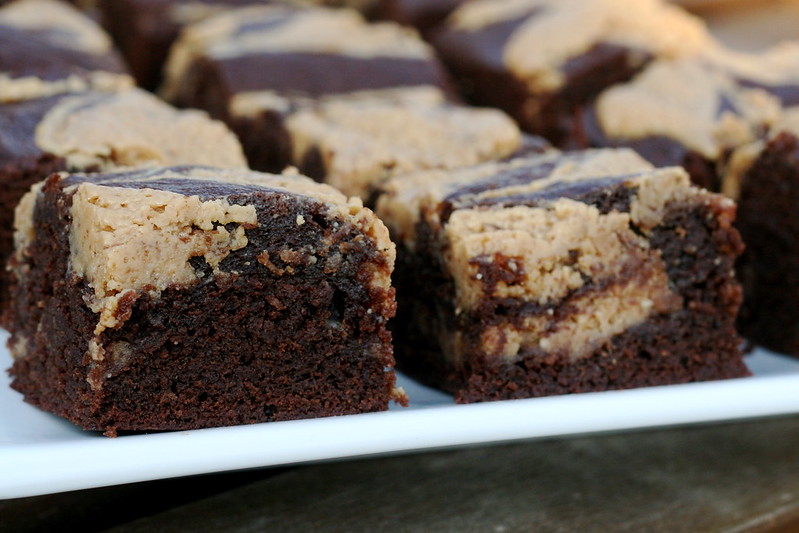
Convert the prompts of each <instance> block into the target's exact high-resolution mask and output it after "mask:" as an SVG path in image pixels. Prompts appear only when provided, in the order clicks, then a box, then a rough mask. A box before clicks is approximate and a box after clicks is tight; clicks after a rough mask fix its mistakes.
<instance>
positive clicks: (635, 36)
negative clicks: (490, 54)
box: [447, 0, 712, 91]
mask: <svg viewBox="0 0 799 533" xmlns="http://www.w3.org/2000/svg"><path fill="white" fill-rule="evenodd" d="M512 21H518V22H519V24H518V25H517V27H516V28H515V29H514V30H513V32H512V33H511V34H510V36H509V38H508V39H507V41H506V42H505V43H504V45H503V46H502V50H501V52H502V60H503V62H504V64H505V66H506V67H507V68H508V70H510V71H511V72H512V73H514V74H515V75H516V76H517V77H519V79H522V80H525V81H526V82H527V83H528V84H529V86H530V87H531V89H533V90H535V91H554V90H557V89H558V88H559V87H560V86H561V85H562V84H563V82H564V75H563V72H562V70H561V67H562V65H563V64H564V63H565V62H566V61H568V60H569V59H570V58H573V57H576V56H579V55H582V54H584V53H586V52H588V51H589V50H590V49H591V48H592V47H593V46H595V45H597V44H600V43H601V44H612V45H619V46H624V47H627V48H631V49H634V50H640V51H641V53H642V54H648V55H652V56H654V57H662V58H677V57H685V56H692V55H696V54H698V53H700V52H701V51H703V50H704V49H705V48H706V47H707V46H709V45H710V43H711V42H712V39H711V37H710V35H709V33H708V31H707V29H706V28H705V26H704V24H703V23H702V22H701V21H700V20H699V19H698V18H695V17H693V16H691V15H689V14H687V13H685V12H684V11H682V10H681V9H680V8H677V7H674V6H672V5H669V4H668V3H667V2H662V1H660V0H640V1H635V2H628V1H626V0H477V1H474V2H466V3H464V4H463V5H462V6H461V7H460V8H458V9H457V10H456V11H455V12H454V13H453V14H452V15H451V17H450V18H449V20H448V22H447V24H448V27H449V28H450V29H452V30H456V31H465V32H481V31H486V30H487V29H488V28H490V27H491V26H494V25H498V24H502V23H508V22H512Z"/></svg>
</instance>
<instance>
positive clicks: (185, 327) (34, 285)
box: [9, 166, 405, 436]
mask: <svg viewBox="0 0 799 533" xmlns="http://www.w3.org/2000/svg"><path fill="white" fill-rule="evenodd" d="M16 226H17V233H16V251H15V254H14V257H13V259H12V267H13V270H12V272H13V275H14V282H15V283H14V285H13V287H12V296H13V298H12V300H13V307H12V312H11V313H10V316H11V320H10V327H9V330H10V332H11V339H10V341H9V347H10V350H11V352H12V355H13V358H14V364H13V367H12V369H11V374H12V377H13V383H12V386H13V387H14V388H15V389H16V390H18V391H20V392H21V393H23V394H24V395H25V399H26V401H28V402H30V403H32V404H34V405H36V406H38V407H40V408H42V409H44V410H47V411H50V412H52V413H55V414H57V415H59V416H62V417H64V418H67V419H69V420H71V421H72V422H74V423H76V424H77V425H79V426H81V427H83V428H85V429H91V430H99V431H103V432H105V434H106V435H109V436H114V435H116V434H117V432H118V431H123V430H124V431H129V430H135V431H141V430H175V429H191V428H202V427H210V426H229V425H234V424H247V423H255V422H267V421H277V420H288V419H296V418H308V417H317V416H330V415H343V414H351V413H361V412H367V411H379V410H383V409H386V408H387V406H388V403H389V400H391V399H392V398H394V399H397V400H398V401H405V400H404V394H403V393H402V392H401V390H398V389H395V388H394V374H393V372H392V371H391V367H393V363H394V360H393V356H392V347H391V335H390V333H389V332H388V330H387V329H386V322H387V320H388V319H389V318H390V317H391V316H393V314H394V311H395V301H394V289H393V288H392V287H391V283H390V275H391V272H392V269H393V264H394V254H395V252H394V245H393V244H392V243H391V241H389V239H388V232H387V230H386V228H385V226H384V225H383V224H382V223H381V222H380V221H379V220H378V219H377V218H376V217H375V215H374V214H373V213H372V212H371V211H369V210H368V209H366V208H364V207H363V206H362V204H361V203H360V202H359V201H356V200H353V199H350V200H348V199H347V198H346V197H344V196H343V195H342V194H341V193H339V192H337V191H335V190H334V189H333V188H331V187H328V186H325V185H322V184H317V183H315V182H313V181H311V180H309V179H307V178H303V177H300V176H296V175H294V176H276V175H265V174H258V173H253V172H249V171H244V170H219V169H213V168H211V167H193V166H189V167H172V168H158V169H151V170H133V171H125V172H115V173H104V174H95V175H87V174H72V175H69V174H66V173H61V174H56V175H53V176H51V177H50V178H48V180H47V181H46V182H44V183H43V184H40V185H39V186H37V187H35V188H34V189H33V190H32V191H31V193H30V194H29V195H26V197H25V198H24V199H23V201H22V202H21V203H20V206H19V208H18V209H17V218H16Z"/></svg>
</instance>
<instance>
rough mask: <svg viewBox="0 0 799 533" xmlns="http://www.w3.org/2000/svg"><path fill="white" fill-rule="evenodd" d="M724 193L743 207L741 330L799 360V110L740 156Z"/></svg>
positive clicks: (730, 170)
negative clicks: (797, 213)
mask: <svg viewBox="0 0 799 533" xmlns="http://www.w3.org/2000/svg"><path fill="white" fill-rule="evenodd" d="M724 192H725V193H726V194H727V195H729V196H730V197H732V198H734V199H735V200H736V201H737V202H738V218H737V221H736V226H737V227H738V228H739V229H740V231H741V235H742V236H743V238H744V242H746V251H745V252H744V254H743V256H742V258H741V261H740V263H739V265H738V275H739V277H740V279H741V282H742V284H743V287H744V305H743V307H742V309H741V316H740V320H739V327H740V329H741V331H742V333H743V334H744V335H745V336H747V337H748V338H749V339H751V340H752V342H754V343H756V344H759V345H761V346H765V347H766V348H770V349H772V350H776V351H779V352H783V353H788V354H792V355H794V356H799V309H797V306H796V302H797V301H798V299H799V275H798V274H797V273H799V219H797V217H796V208H797V206H799V109H793V110H790V111H788V112H786V113H785V115H784V116H783V117H782V119H781V120H780V121H779V122H778V123H777V124H776V125H774V127H772V129H771V131H770V133H769V135H768V137H767V138H765V139H763V140H760V141H757V142H754V143H751V144H749V145H746V146H742V147H741V148H739V149H738V150H736V151H735V153H734V154H733V156H732V158H731V162H730V164H729V165H728V168H727V173H726V175H725V180H724Z"/></svg>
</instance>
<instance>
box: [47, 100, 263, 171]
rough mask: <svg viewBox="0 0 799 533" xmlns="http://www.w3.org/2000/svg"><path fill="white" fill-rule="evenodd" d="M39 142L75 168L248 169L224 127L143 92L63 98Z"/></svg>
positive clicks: (50, 116)
mask: <svg viewBox="0 0 799 533" xmlns="http://www.w3.org/2000/svg"><path fill="white" fill-rule="evenodd" d="M35 142H36V145H37V146H38V147H39V148H40V149H41V150H43V151H44V152H48V153H52V154H55V155H57V156H60V157H63V158H64V159H65V160H66V162H67V166H68V167H69V168H72V169H87V168H96V169H98V170H107V169H113V168H115V167H123V166H137V167H141V166H170V165H182V164H197V165H212V166H218V167H224V168H246V167H247V162H246V160H245V159H244V154H243V153H242V150H241V145H240V144H239V141H238V140H237V139H236V137H235V136H234V135H233V134H232V133H231V132H230V131H229V130H228V128H227V126H225V125H224V124H223V123H221V122H219V121H216V120H211V119H210V118H208V116H207V115H206V114H205V113H204V112H201V111H193V110H177V109H175V108H173V107H172V106H170V105H168V104H166V103H164V102H163V101H161V100H159V99H158V98H156V97H154V96H152V95H151V94H149V93H147V92H145V91H142V90H139V89H131V90H128V91H122V92H117V93H107V94H97V93H83V94H79V95H75V96H69V97H66V98H63V99H62V100H60V101H59V102H58V103H57V104H56V105H55V106H54V107H53V108H52V109H50V110H49V111H48V112H47V114H46V115H45V116H44V117H43V119H42V120H41V122H40V123H39V125H38V126H37V128H36V134H35Z"/></svg>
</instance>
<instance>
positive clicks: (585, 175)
mask: <svg viewBox="0 0 799 533" xmlns="http://www.w3.org/2000/svg"><path fill="white" fill-rule="evenodd" d="M443 174H444V173H441V175H442V178H443V179H442V180H441V181H439V182H437V183H436V184H435V185H434V186H433V187H432V188H430V189H427V188H425V187H423V186H422V184H423V183H425V182H428V183H430V182H433V178H432V177H433V175H434V174H433V173H426V174H424V175H422V174H420V175H418V176H414V177H411V178H410V179H403V180H392V181H389V182H388V183H387V185H386V187H385V194H384V195H383V196H382V197H381V198H380V200H379V201H378V207H377V211H378V214H379V215H380V216H381V217H382V218H383V220H385V221H386V224H387V225H388V226H389V228H390V229H391V231H392V233H393V235H394V237H395V238H396V239H397V240H398V243H399V244H400V245H401V248H402V249H403V250H405V253H409V254H423V255H424V256H425V258H426V259H425V260H429V261H433V262H434V263H436V264H438V265H439V268H441V270H442V271H443V272H445V273H446V276H447V277H448V278H449V279H451V280H452V284H453V287H454V289H453V294H452V298H453V302H452V304H453V308H454V313H455V317H456V323H457V321H458V320H459V318H458V317H463V318H465V317H472V318H474V317H479V316H480V314H481V313H483V312H485V311H483V309H486V308H490V307H491V305H490V303H491V302H497V301H502V302H506V304H507V305H509V306H511V307H513V308H517V307H518V308H519V309H521V308H525V309H528V311H529V312H525V313H523V314H520V315H518V316H517V315H516V314H515V313H511V314H510V316H508V317H505V318H502V317H492V319H491V320H490V321H489V322H488V323H489V324H490V326H487V327H486V328H484V329H483V330H481V331H480V335H479V337H480V340H479V343H480V346H481V351H482V353H483V354H484V356H485V357H488V358H503V359H507V360H513V359H514V358H515V357H516V356H518V355H519V354H520V353H521V352H522V351H525V352H526V353H530V352H531V351H533V352H535V351H536V350H538V351H542V352H546V353H553V352H557V353H563V354H567V355H568V356H569V357H571V358H572V359H577V358H580V357H583V356H588V355H590V354H591V353H592V352H593V351H594V350H595V349H596V348H597V347H598V346H599V345H601V344H602V343H604V342H607V341H608V340H609V339H611V338H612V337H613V336H615V335H618V334H620V333H622V332H624V331H626V330H628V329H629V328H631V327H634V326H636V325H638V324H641V323H643V322H645V321H646V320H648V319H649V318H650V317H652V316H657V315H665V314H669V313H672V312H675V311H678V310H680V309H681V308H682V306H683V300H682V297H681V296H680V295H679V294H677V293H676V292H675V291H674V289H673V287H672V286H671V282H670V280H669V276H668V272H667V266H666V265H665V264H664V262H663V259H662V257H661V252H660V251H659V250H657V249H655V248H653V246H652V244H651V242H650V239H649V236H650V234H652V232H653V231H655V229H656V228H657V227H659V226H660V225H661V224H662V223H663V222H664V220H666V219H667V217H669V215H670V214H672V213H673V212H674V210H675V209H682V210H689V211H690V210H695V209H702V208H704V207H706V206H707V205H709V204H710V203H711V202H716V203H722V204H724V205H725V206H726V208H729V209H732V202H731V201H729V200H725V199H722V198H721V197H719V196H718V195H713V194H711V193H708V192H706V191H704V190H702V189H699V188H696V187H693V186H691V184H690V181H689V178H688V175H687V174H686V173H685V171H684V170H682V169H680V168H665V169H654V168H652V167H651V165H649V164H648V163H646V162H645V161H643V160H642V159H640V158H639V157H638V156H637V155H635V154H633V153H632V152H629V151H626V150H595V151H590V152H585V153H571V154H570V153H550V154H545V155H543V156H539V157H536V158H529V159H522V160H514V161H511V162H508V163H503V164H490V165H483V166H478V167H473V168H470V169H463V170H457V171H454V172H450V175H449V176H448V177H446V176H444V175H443ZM414 184H415V186H414ZM728 204H729V205H728ZM420 228H423V230H424V231H423V233H422V234H419V233H418V231H419V230H420ZM508 302H510V303H508ZM487 304H488V305H487ZM514 306H515V307H514ZM556 310H557V312H556ZM564 310H568V312H564ZM467 322H468V320H467ZM469 333H470V334H471V333H473V332H469ZM465 334H466V332H464V331H462V330H460V329H458V328H455V329H452V330H447V331H441V332H440V335H441V337H442V338H441V339H439V340H440V345H441V346H445V347H448V350H447V354H446V355H447V357H451V358H452V359H454V360H456V361H457V360H458V359H459V358H461V357H462V356H463V349H464V348H463V345H464V343H463V339H462V337H463V335H465Z"/></svg>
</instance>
